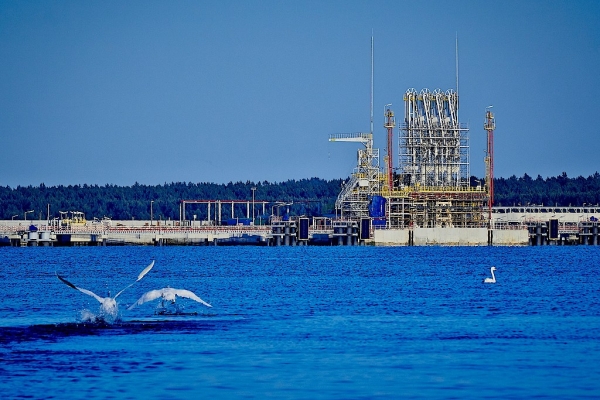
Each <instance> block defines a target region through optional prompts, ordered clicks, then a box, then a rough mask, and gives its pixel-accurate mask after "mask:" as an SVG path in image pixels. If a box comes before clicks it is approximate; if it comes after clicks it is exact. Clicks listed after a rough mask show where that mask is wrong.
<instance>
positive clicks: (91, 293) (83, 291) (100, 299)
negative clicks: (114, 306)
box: [55, 272, 104, 303]
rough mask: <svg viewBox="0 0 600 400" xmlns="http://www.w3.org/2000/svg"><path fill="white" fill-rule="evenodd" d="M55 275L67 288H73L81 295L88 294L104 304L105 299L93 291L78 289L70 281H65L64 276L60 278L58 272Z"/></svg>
mask: <svg viewBox="0 0 600 400" xmlns="http://www.w3.org/2000/svg"><path fill="white" fill-rule="evenodd" d="M55 274H56V277H57V278H58V279H60V281H61V282H62V283H64V284H65V285H67V286H69V287H72V288H73V289H75V290H79V291H80V292H81V293H85V294H87V295H88V296H92V297H93V298H95V299H96V300H98V301H99V302H100V303H103V302H104V298H102V297H100V296H98V295H97V294H96V293H94V292H91V291H89V290H87V289H82V288H79V287H77V286H75V285H73V284H72V283H71V282H69V281H68V280H66V279H65V278H63V277H62V276H60V275H59V274H58V273H57V272H55Z"/></svg>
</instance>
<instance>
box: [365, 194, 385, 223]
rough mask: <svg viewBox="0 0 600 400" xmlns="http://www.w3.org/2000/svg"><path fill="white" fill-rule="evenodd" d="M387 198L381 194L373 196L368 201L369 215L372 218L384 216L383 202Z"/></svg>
mask: <svg viewBox="0 0 600 400" xmlns="http://www.w3.org/2000/svg"><path fill="white" fill-rule="evenodd" d="M386 201H387V200H386V199H385V198H384V197H382V196H373V197H372V198H371V202H370V203H369V216H370V217H372V218H382V217H385V202H386Z"/></svg>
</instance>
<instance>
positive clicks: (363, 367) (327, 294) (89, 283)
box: [0, 246, 600, 399]
mask: <svg viewBox="0 0 600 400" xmlns="http://www.w3.org/2000/svg"><path fill="white" fill-rule="evenodd" d="M599 253H600V247H584V246H579V247H285V248H284V247H108V248H107V247H78V248H2V249H0V281H1V282H2V286H1V289H0V294H1V298H2V301H1V302H0V345H1V346H0V393H2V397H3V398H23V397H27V398H87V399H93V398H102V399H106V398H161V399H177V398H298V399H330V398H344V399H376V398H398V397H411V398H431V397H438V398H439V397H443V398H452V397H454V398H464V397H497V398H507V397H511V398H530V397H537V396H541V397H556V398H581V397H600V282H599V279H598V264H599V261H598V260H599V259H600V258H599V255H600V254H599ZM151 260H156V264H155V266H154V268H153V269H152V270H151V271H150V272H149V273H148V275H146V277H144V278H143V279H142V280H141V281H140V282H137V283H136V284H135V285H133V286H132V287H131V288H129V289H127V290H126V291H125V292H124V293H123V294H122V295H121V296H120V297H119V299H118V300H119V302H120V310H121V321H120V322H117V323H114V324H93V323H89V322H84V320H82V315H84V314H85V313H86V311H85V310H88V311H89V312H91V313H96V312H97V311H98V305H99V303H98V302H97V301H96V300H94V299H93V298H92V297H89V296H86V295H85V294H83V293H81V292H79V291H76V290H73V289H72V288H69V287H68V286H66V285H64V284H63V283H62V282H60V281H59V280H58V279H57V278H56V276H55V271H56V272H58V273H59V274H61V275H62V276H64V277H66V278H67V279H68V280H69V281H71V282H72V283H74V284H75V285H77V286H79V287H82V288H86V289H89V290H91V291H93V292H95V293H97V294H99V295H102V296H104V295H106V293H107V291H111V292H112V293H113V294H114V293H116V292H117V291H119V290H121V289H122V288H123V287H125V286H127V285H128V284H130V283H132V282H133V281H135V279H136V278H137V276H138V274H139V273H140V271H141V270H142V269H143V268H144V267H145V266H146V265H148V264H149V263H150V261H151ZM492 265H494V266H496V268H497V270H496V277H497V280H498V282H497V283H496V284H483V283H482V281H483V279H484V278H485V277H488V276H490V270H489V268H490V266H492ZM166 286H171V287H174V288H183V289H188V290H191V291H193V292H194V293H196V294H197V295H198V296H199V297H201V298H202V299H203V300H205V301H207V302H209V303H211V304H212V305H213V307H212V308H207V307H204V306H202V305H201V304H199V303H196V302H193V301H190V300H187V301H186V300H178V302H179V303H180V304H181V305H184V306H185V307H186V309H185V310H186V311H187V312H188V314H187V315H180V316H161V315H155V313H154V311H155V307H156V303H157V301H155V302H152V303H146V304H143V305H141V306H140V307H137V308H134V309H133V310H131V311H128V310H127V306H129V305H130V304H132V303H134V302H135V301H136V300H137V299H138V298H139V296H141V294H143V293H144V292H146V291H148V290H151V289H158V288H162V287H166ZM194 313H197V314H194Z"/></svg>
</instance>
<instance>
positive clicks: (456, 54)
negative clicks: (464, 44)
mask: <svg viewBox="0 0 600 400" xmlns="http://www.w3.org/2000/svg"><path fill="white" fill-rule="evenodd" d="M455 57H456V98H457V99H458V32H456V49H455ZM456 119H457V120H459V119H458V101H457V103H456ZM459 121H460V120H459Z"/></svg>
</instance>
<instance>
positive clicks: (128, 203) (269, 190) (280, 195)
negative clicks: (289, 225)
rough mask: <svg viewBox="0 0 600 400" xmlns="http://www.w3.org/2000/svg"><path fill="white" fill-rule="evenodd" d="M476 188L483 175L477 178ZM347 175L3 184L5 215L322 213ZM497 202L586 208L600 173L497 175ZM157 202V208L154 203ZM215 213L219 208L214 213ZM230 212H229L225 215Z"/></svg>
mask: <svg viewBox="0 0 600 400" xmlns="http://www.w3.org/2000/svg"><path fill="white" fill-rule="evenodd" d="M470 181H471V185H472V186H477V185H478V184H480V182H483V181H484V180H483V179H478V178H476V177H471V179H470ZM342 183H343V179H333V180H323V179H319V178H311V179H300V180H288V181H285V182H280V183H270V182H267V181H263V182H257V183H255V182H250V181H246V182H236V183H233V182H229V183H227V184H215V183H206V182H204V183H191V182H189V183H185V182H172V183H165V184H163V185H143V184H139V183H135V184H134V185H133V186H116V185H104V186H98V185H87V184H83V185H69V186H62V185H59V186H51V187H48V186H46V185H44V184H43V183H42V184H40V185H39V186H17V187H16V188H10V187H8V186H6V187H2V186H0V219H8V220H10V219H23V218H25V213H26V212H28V211H33V213H30V214H28V215H27V218H28V219H46V217H47V210H48V206H49V207H50V218H53V217H58V216H59V211H82V212H83V213H84V214H85V216H86V217H87V218H88V219H92V218H94V217H96V218H99V219H101V218H103V217H109V218H111V219H117V220H131V219H136V220H137V219H142V220H149V219H150V212H151V208H152V214H153V218H154V219H156V220H158V219H162V220H168V219H171V220H178V219H179V204H180V201H181V200H247V201H251V200H252V195H253V192H254V198H255V201H256V202H262V201H268V202H271V203H272V202H283V203H293V204H290V205H286V206H285V207H286V208H290V211H291V213H292V214H294V215H306V216H322V215H331V214H333V213H334V205H335V200H336V198H337V196H338V194H339V192H340V190H341V186H342ZM252 188H255V189H254V190H253V189H252ZM494 200H495V201H494V205H497V206H513V205H531V204H543V205H548V206H581V205H584V204H600V174H598V172H596V173H594V174H593V175H590V176H588V177H587V178H584V177H582V176H579V177H577V178H569V177H568V176H567V174H566V173H564V172H563V173H562V174H561V175H559V176H556V177H548V178H546V179H544V178H542V177H541V176H540V175H538V176H537V178H535V179H533V178H532V177H530V176H529V175H527V174H524V175H523V176H522V177H519V178H518V177H516V176H514V175H513V176H511V177H509V178H496V179H494ZM151 202H152V207H151ZM255 210H256V216H257V217H259V216H261V217H268V215H270V214H271V212H272V211H273V210H272V209H268V210H265V214H266V215H259V214H261V213H262V208H261V207H258V206H257V207H256V208H255ZM213 212H214V211H213ZM206 214H207V209H206V206H204V207H200V206H194V205H193V204H190V205H188V206H187V207H186V218H187V219H193V215H196V217H197V219H198V220H203V219H207V215H206ZM223 214H225V213H223ZM235 215H236V216H245V215H246V204H238V205H237V206H236V210H235Z"/></svg>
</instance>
